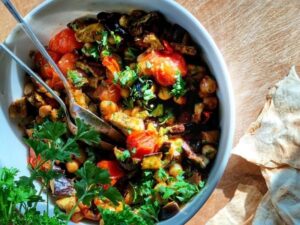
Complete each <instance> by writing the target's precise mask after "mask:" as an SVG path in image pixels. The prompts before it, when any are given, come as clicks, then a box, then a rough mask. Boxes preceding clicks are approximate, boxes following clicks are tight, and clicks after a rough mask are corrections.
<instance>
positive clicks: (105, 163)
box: [97, 160, 124, 185]
mask: <svg viewBox="0 0 300 225" xmlns="http://www.w3.org/2000/svg"><path fill="white" fill-rule="evenodd" d="M97 166H98V167H99V168H101V169H107V170H108V173H109V175H110V179H111V185H114V184H115V183H116V182H117V181H118V179H120V178H121V177H123V176H124V172H123V170H122V169H121V168H120V166H119V163H118V162H117V161H115V160H102V161H100V162H98V163H97Z"/></svg>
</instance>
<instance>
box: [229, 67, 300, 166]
mask: <svg viewBox="0 0 300 225" xmlns="http://www.w3.org/2000/svg"><path fill="white" fill-rule="evenodd" d="M233 153H234V154H237V155H240V156H241V157H243V158H245V159H246V160H248V161H250V162H253V163H255V164H257V165H259V166H263V167H268V168H276V167H279V166H282V165H289V166H291V167H294V168H298V169H300V160H299V159H300V79H299V77H298V75H297V73H296V70H295V67H293V68H292V69H291V71H290V73H289V75H288V76H287V77H285V78H284V79H283V80H281V81H280V82H278V83H277V84H276V85H275V87H274V88H272V89H271V90H270V92H269V95H268V97H267V102H266V104H265V106H264V108H263V110H262V112H261V114H260V115H259V117H258V118H257V120H256V121H255V122H254V123H252V124H251V126H250V128H249V129H248V131H247V133H246V134H245V135H244V136H243V137H242V138H241V139H240V141H239V143H238V145H237V146H236V147H235V148H234V150H233Z"/></svg>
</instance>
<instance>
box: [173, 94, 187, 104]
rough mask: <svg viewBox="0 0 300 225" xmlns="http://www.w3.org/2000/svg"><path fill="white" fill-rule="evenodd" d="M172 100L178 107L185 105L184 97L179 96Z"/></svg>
mask: <svg viewBox="0 0 300 225" xmlns="http://www.w3.org/2000/svg"><path fill="white" fill-rule="evenodd" d="M173 100H174V102H175V103H177V104H178V105H185V104H186V97H185V96H180V97H179V98H176V97H174V98H173Z"/></svg>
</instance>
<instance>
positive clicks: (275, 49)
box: [0, 0, 300, 225]
mask: <svg viewBox="0 0 300 225" xmlns="http://www.w3.org/2000/svg"><path fill="white" fill-rule="evenodd" d="M13 2H14V3H15V4H16V6H17V8H18V9H19V10H20V12H21V13H22V15H26V14H27V13H28V12H29V11H30V10H31V9H32V8H33V7H35V6H36V5H38V4H39V3H40V2H42V0H30V1H29V0H25V1H24V0H13ZM178 2H179V3H180V4H181V5H183V6H184V7H185V8H187V9H188V10H189V11H190V12H191V13H192V14H193V15H194V16H196V17H197V18H198V19H199V20H200V22H201V23H202V24H203V25H204V26H205V27H206V29H207V30H208V32H209V33H210V34H211V35H212V37H213V38H214V40H215V41H216V43H217V45H218V47H219V48H220V50H221V52H222V54H223V55H224V58H225V60H226V62H227V65H228V69H229V72H230V76H231V80H232V84H233V88H234V92H235V101H236V115H237V117H236V134H235V143H236V142H237V140H238V139H239V138H240V137H241V135H242V134H243V133H244V131H245V130H246V129H247V127H248V125H249V124H250V123H251V122H252V121H254V120H255V118H256V116H257V115H258V113H259V112H260V110H261V108H262V106H263V104H264V101H265V95H266V93H267V91H268V89H269V88H270V87H271V86H272V85H273V84H275V83H276V82H277V81H278V80H279V79H281V78H282V77H283V76H285V74H287V72H288V70H289V68H290V67H291V65H298V66H300V1H299V0H285V1H283V0H258V1H253V0H178ZM14 26H15V21H14V20H13V18H12V17H11V16H10V15H9V14H8V12H7V11H6V9H4V7H3V6H2V5H0V27H1V33H0V40H1V41H3V40H4V39H5V37H6V36H7V34H8V33H9V32H10V31H11V29H12V28H13V27H14ZM298 71H299V70H298ZM253 180H255V181H253ZM249 182H255V185H257V186H258V187H259V189H260V190H261V192H262V193H264V192H265V191H266V187H265V184H264V182H263V179H262V178H261V174H260V172H259V170H258V168H257V167H256V166H253V165H251V164H249V163H247V162H246V161H245V160H243V159H241V158H239V157H236V156H234V157H232V158H231V159H230V162H229V164H228V167H227V169H226V172H225V174H224V176H223V178H222V180H221V182H220V183H219V185H218V187H217V189H216V190H215V191H214V193H213V195H212V196H211V197H210V198H209V200H208V201H207V203H206V204H205V206H204V207H203V208H202V209H201V210H200V211H199V212H198V213H197V214H196V215H195V216H194V217H193V219H192V220H190V221H189V222H188V223H187V224H188V225H202V224H205V222H206V221H207V220H208V219H209V218H211V217H212V216H213V215H214V214H215V213H216V212H217V211H218V210H219V209H221V208H222V207H223V206H224V205H225V204H226V203H227V202H228V201H229V200H230V198H231V197H232V195H233V193H234V190H235V187H236V186H237V185H238V184H239V183H244V184H248V183H249Z"/></svg>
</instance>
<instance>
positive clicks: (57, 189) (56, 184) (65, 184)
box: [50, 176, 75, 197]
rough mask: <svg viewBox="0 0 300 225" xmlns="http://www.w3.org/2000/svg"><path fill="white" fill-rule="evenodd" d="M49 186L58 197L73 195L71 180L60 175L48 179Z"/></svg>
mask: <svg viewBox="0 0 300 225" xmlns="http://www.w3.org/2000/svg"><path fill="white" fill-rule="evenodd" d="M50 188H51V191H52V194H53V195H55V196H58V197H66V196H73V195H74V194H75V189H74V187H73V181H72V180H70V179H68V178H66V177H65V176H61V177H59V178H57V179H53V180H51V181H50Z"/></svg>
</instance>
